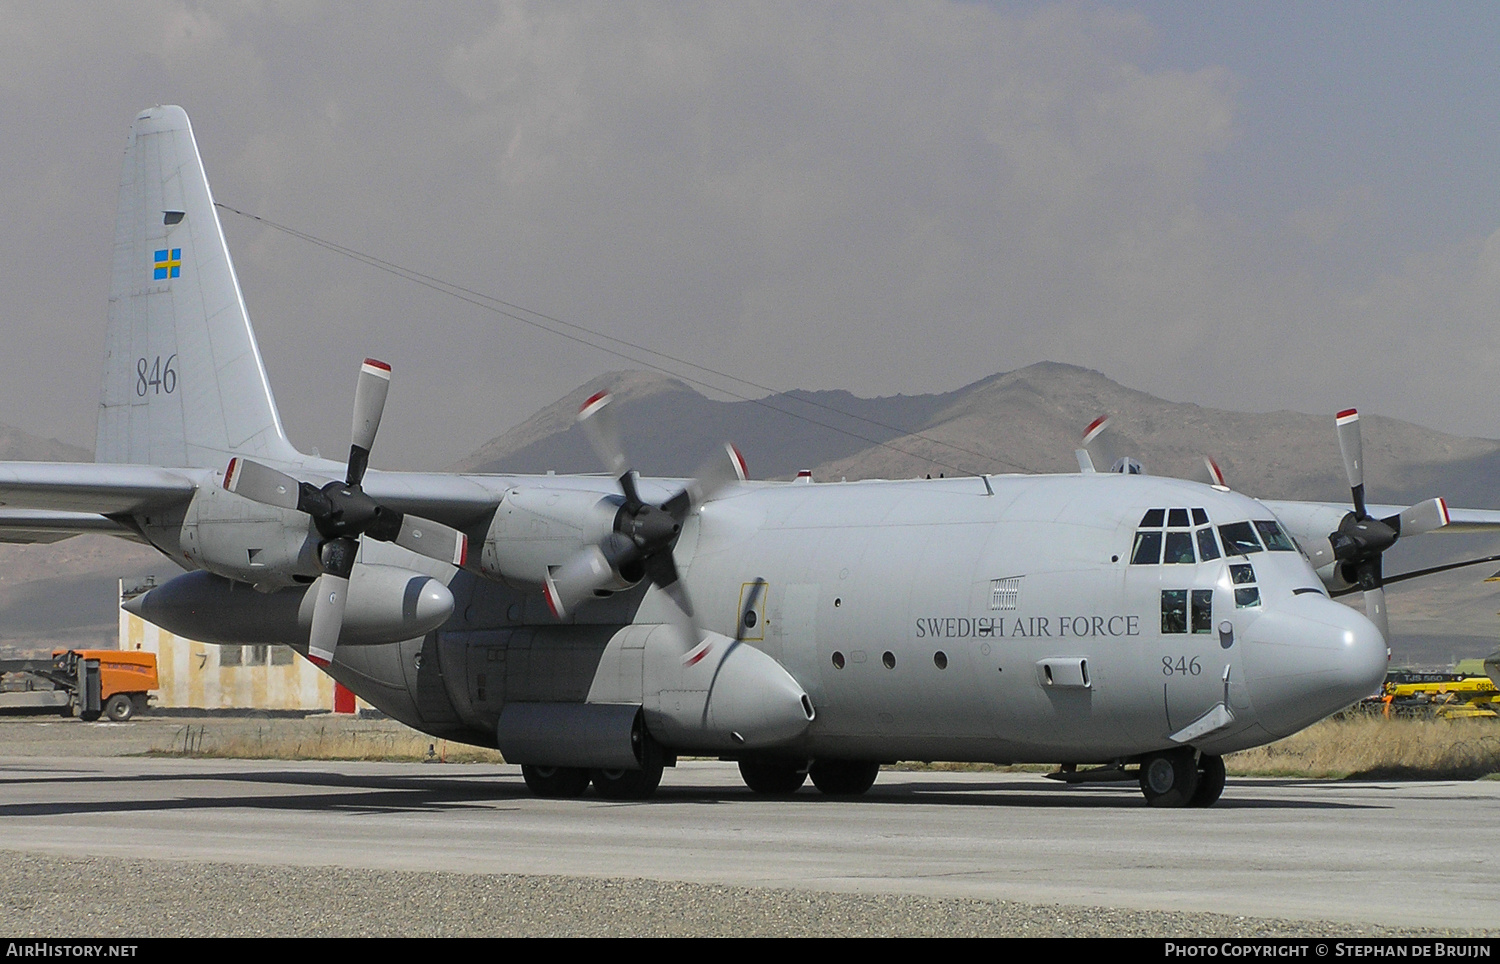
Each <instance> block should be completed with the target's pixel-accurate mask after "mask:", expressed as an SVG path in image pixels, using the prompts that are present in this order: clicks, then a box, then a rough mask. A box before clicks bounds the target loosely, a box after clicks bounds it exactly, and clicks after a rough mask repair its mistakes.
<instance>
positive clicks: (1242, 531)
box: [1219, 522, 1261, 556]
mask: <svg viewBox="0 0 1500 964" xmlns="http://www.w3.org/2000/svg"><path fill="white" fill-rule="evenodd" d="M1219 535H1220V537H1222V538H1223V540H1224V551H1225V552H1227V553H1229V554H1230V555H1231V556H1248V555H1250V553H1252V552H1260V551H1261V546H1260V540H1259V539H1257V538H1255V530H1254V529H1252V528H1250V523H1248V522H1231V523H1229V524H1228V525H1222V526H1219Z"/></svg>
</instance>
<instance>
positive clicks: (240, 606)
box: [124, 564, 453, 646]
mask: <svg viewBox="0 0 1500 964" xmlns="http://www.w3.org/2000/svg"><path fill="white" fill-rule="evenodd" d="M124 605H125V609H126V610H127V611H129V612H132V613H135V614H136V615H137V616H140V617H141V618H142V619H145V620H148V621H150V622H152V623H155V624H156V625H158V626H160V627H161V628H162V629H165V630H167V631H168V632H170V633H176V634H177V635H179V636H186V637H187V638H189V639H198V640H202V641H203V642H206V643H230V644H234V643H243V644H252V643H285V644H288V645H290V644H294V643H296V644H305V643H306V642H307V637H308V631H309V629H311V627H312V611H313V596H312V593H311V592H309V587H306V586H302V587H297V588H290V589H281V590H279V591H276V592H270V593H265V592H257V591H256V590H255V589H254V588H253V587H251V586H248V585H246V584H244V583H240V582H233V581H231V580H229V579H225V578H224V577H222V576H216V575H214V574H213V573H209V572H190V573H187V574H186V575H182V576H178V577H177V578H176V579H173V580H172V581H170V582H168V583H165V584H164V585H161V586H157V587H156V588H155V589H153V590H151V591H150V592H148V593H145V594H144V595H141V596H137V597H136V598H134V599H131V600H129V601H127V602H126V603H125V604H124ZM452 615H453V593H451V592H449V591H448V587H447V586H445V585H443V584H442V583H441V582H439V581H437V580H436V579H434V578H432V577H431V576H426V575H423V574H421V573H417V572H412V571H410V570H408V569H398V568H396V567H394V566H372V565H365V564H356V565H355V567H354V572H353V573H352V574H351V575H350V577H349V604H348V608H347V609H346V610H345V611H344V630H343V633H342V634H341V635H340V636H339V644H340V645H341V646H358V645H361V644H365V645H370V644H376V643H393V642H397V641H399V640H403V639H414V638H416V637H419V636H425V635H426V634H427V633H430V632H432V631H433V630H435V629H437V628H438V627H439V626H441V625H443V623H445V622H447V621H448V618H449V617H450V616H452Z"/></svg>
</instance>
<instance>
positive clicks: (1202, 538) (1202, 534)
mask: <svg viewBox="0 0 1500 964" xmlns="http://www.w3.org/2000/svg"><path fill="white" fill-rule="evenodd" d="M1198 555H1199V556H1200V557H1202V559H1203V561H1204V562H1207V561H1208V560H1210V559H1217V558H1219V542H1218V540H1217V539H1215V538H1214V530H1213V527H1212V526H1207V527H1205V528H1202V529H1199V530H1198Z"/></svg>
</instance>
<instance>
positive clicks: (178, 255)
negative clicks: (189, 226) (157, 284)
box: [154, 248, 182, 281]
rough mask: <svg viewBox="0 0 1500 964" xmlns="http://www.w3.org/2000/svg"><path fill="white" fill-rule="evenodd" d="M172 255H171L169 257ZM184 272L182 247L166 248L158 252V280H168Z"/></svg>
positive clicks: (156, 278)
mask: <svg viewBox="0 0 1500 964" xmlns="http://www.w3.org/2000/svg"><path fill="white" fill-rule="evenodd" d="M168 255H170V257H168ZM181 272H182V249H181V248H172V249H171V250H170V251H168V250H167V249H166V248H162V249H161V250H159V251H157V252H156V274H155V275H154V279H155V280H156V281H166V280H167V279H168V278H176V277H177V276H178V275H179V274H181Z"/></svg>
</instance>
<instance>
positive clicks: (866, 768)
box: [740, 760, 880, 797]
mask: <svg viewBox="0 0 1500 964" xmlns="http://www.w3.org/2000/svg"><path fill="white" fill-rule="evenodd" d="M879 775H880V764H879V763H874V762H872V761H869V760H814V761H813V762H812V764H811V765H809V764H807V763H805V762H803V761H800V760H741V761H740V776H741V777H742V778H744V781H745V786H747V787H749V788H750V790H751V792H752V793H755V794H758V795H760V796H765V797H789V796H791V795H792V794H794V793H796V792H797V791H798V790H799V789H801V787H802V784H803V782H804V781H806V780H807V778H808V777H812V782H813V786H815V787H817V788H818V789H819V790H821V791H822V792H823V793H824V794H826V795H828V796H830V797H857V796H859V795H860V794H862V793H864V792H865V791H866V790H868V789H870V787H872V786H874V784H875V778H876V777H878V776H879Z"/></svg>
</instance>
